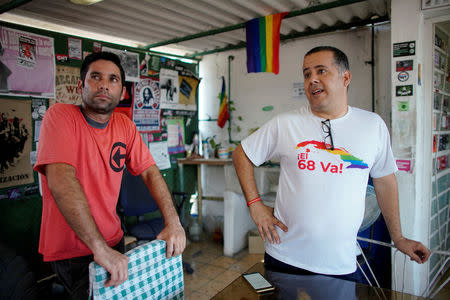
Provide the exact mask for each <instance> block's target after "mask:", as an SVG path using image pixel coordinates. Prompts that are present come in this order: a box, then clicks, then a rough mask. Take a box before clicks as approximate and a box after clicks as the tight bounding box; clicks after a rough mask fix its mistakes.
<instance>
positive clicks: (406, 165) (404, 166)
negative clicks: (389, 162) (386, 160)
mask: <svg viewBox="0 0 450 300" xmlns="http://www.w3.org/2000/svg"><path fill="white" fill-rule="evenodd" d="M395 162H396V163H397V168H398V170H399V171H406V172H410V171H411V160H410V159H397V160H396V161H395Z"/></svg>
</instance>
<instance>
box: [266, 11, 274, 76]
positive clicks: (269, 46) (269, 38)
mask: <svg viewBox="0 0 450 300" xmlns="http://www.w3.org/2000/svg"><path fill="white" fill-rule="evenodd" d="M272 31H273V15H270V16H266V72H273V35H272Z"/></svg>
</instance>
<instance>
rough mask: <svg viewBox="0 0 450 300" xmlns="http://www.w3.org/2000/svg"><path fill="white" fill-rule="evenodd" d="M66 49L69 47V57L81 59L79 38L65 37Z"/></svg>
mask: <svg viewBox="0 0 450 300" xmlns="http://www.w3.org/2000/svg"><path fill="white" fill-rule="evenodd" d="M67 49H69V50H68V51H69V58H70V59H78V60H81V40H80V39H74V38H67Z"/></svg>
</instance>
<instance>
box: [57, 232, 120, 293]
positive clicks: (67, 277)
mask: <svg viewBox="0 0 450 300" xmlns="http://www.w3.org/2000/svg"><path fill="white" fill-rule="evenodd" d="M113 249H115V250H117V251H119V252H120V253H124V252H125V240H124V238H122V239H121V240H120V242H119V243H118V244H117V245H116V246H114V247H113ZM93 260H94V256H93V255H87V256H80V257H74V258H69V259H63V260H56V261H52V262H51V263H50V264H51V266H52V269H53V271H54V272H55V273H56V275H57V276H58V279H59V280H60V281H61V283H62V284H63V285H64V288H65V290H66V292H67V293H68V294H69V295H70V297H71V299H73V300H78V299H80V300H81V299H89V264H90V263H91V262H92V261H93Z"/></svg>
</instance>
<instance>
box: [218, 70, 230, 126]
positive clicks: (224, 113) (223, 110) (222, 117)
mask: <svg viewBox="0 0 450 300" xmlns="http://www.w3.org/2000/svg"><path fill="white" fill-rule="evenodd" d="M219 98H220V107H219V116H218V117H217V125H219V127H220V128H223V126H225V123H226V122H227V120H228V118H229V116H230V115H229V112H228V103H227V94H225V78H224V77H223V76H222V90H221V92H220V94H219Z"/></svg>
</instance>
